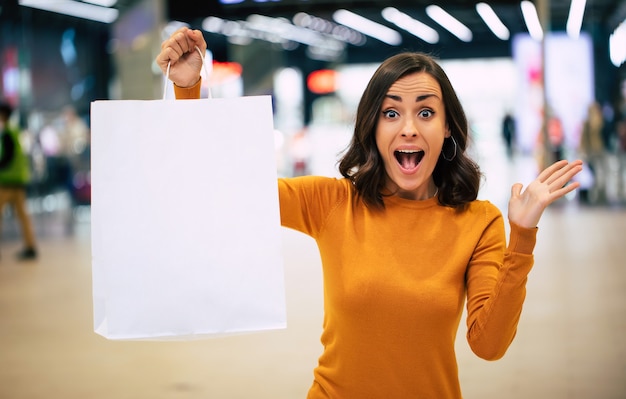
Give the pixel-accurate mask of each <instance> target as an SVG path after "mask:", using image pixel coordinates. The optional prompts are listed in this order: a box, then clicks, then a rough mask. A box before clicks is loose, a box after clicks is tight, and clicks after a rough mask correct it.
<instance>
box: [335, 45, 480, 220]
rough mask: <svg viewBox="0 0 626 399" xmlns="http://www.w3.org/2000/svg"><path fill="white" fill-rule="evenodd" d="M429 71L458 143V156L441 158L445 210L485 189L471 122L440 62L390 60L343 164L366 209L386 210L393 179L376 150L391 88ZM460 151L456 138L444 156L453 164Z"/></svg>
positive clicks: (368, 97)
mask: <svg viewBox="0 0 626 399" xmlns="http://www.w3.org/2000/svg"><path fill="white" fill-rule="evenodd" d="M415 72H425V73H428V74H429V75H431V76H432V77H433V78H435V79H436V80H437V82H439V86H440V87H441V94H442V96H443V102H444V107H445V112H446V123H447V125H448V127H449V129H450V134H451V136H452V137H453V138H454V141H456V144H457V146H458V148H456V156H454V158H452V159H451V160H450V161H448V160H446V159H444V157H443V156H442V155H440V156H439V160H438V161H437V165H436V166H435V170H434V171H433V179H434V181H435V185H436V186H437V187H438V188H439V191H438V195H437V197H438V200H439V203H440V204H442V205H445V206H451V207H456V208H458V207H462V206H464V205H465V204H467V203H468V202H470V201H473V200H475V199H476V197H477V195H478V189H479V186H480V177H481V173H480V169H479V167H478V165H477V164H476V163H475V162H474V161H473V160H471V159H470V158H469V157H468V156H467V154H466V152H465V150H466V149H467V145H468V123H467V118H466V116H465V111H463V107H462V106H461V102H460V101H459V99H458V97H457V95H456V92H455V91H454V88H453V87H452V84H451V83H450V80H449V79H448V76H447V75H446V73H445V72H444V70H443V69H442V68H441V66H440V65H439V64H438V63H437V62H436V61H435V60H434V58H432V57H430V56H428V55H426V54H422V53H412V52H405V53H400V54H397V55H394V56H392V57H390V58H388V59H387V60H385V61H384V62H383V63H382V64H381V65H380V66H379V67H378V69H377V70H376V71H375V72H374V75H373V76H372V78H371V79H370V81H369V83H368V85H367V87H366V88H365V91H364V92H363V96H362V97H361V101H360V102H359V106H358V108H357V114H356V122H355V126H354V134H353V135H352V140H351V142H350V145H349V146H348V148H347V150H346V152H345V153H344V155H343V156H342V158H341V159H340V160H339V172H340V173H341V174H342V175H343V176H344V177H346V178H348V179H350V180H351V181H352V183H353V184H354V187H355V189H356V191H357V193H358V195H359V196H360V197H361V198H362V200H363V201H364V202H365V204H366V205H367V206H369V207H373V208H379V209H382V208H384V202H383V194H382V190H383V188H384V186H385V180H386V179H387V174H386V172H385V166H384V164H383V160H382V158H381V156H380V153H379V152H378V148H377V147H376V125H377V123H378V118H379V117H380V112H379V111H380V109H381V106H382V103H383V100H384V97H385V95H386V94H387V92H388V90H389V88H390V87H391V85H392V84H393V83H395V82H396V81H397V80H398V79H400V78H402V77H404V76H406V75H409V74H412V73H415ZM451 146H454V143H453V141H452V140H451V139H446V140H445V141H444V146H443V149H442V153H443V152H445V153H446V154H448V155H446V158H448V159H450V158H451V156H450V155H449V154H452V152H453V149H451Z"/></svg>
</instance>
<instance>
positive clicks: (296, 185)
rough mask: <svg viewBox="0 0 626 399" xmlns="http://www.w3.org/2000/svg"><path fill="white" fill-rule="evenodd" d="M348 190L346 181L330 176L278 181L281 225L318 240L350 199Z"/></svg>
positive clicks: (302, 177)
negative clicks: (342, 204)
mask: <svg viewBox="0 0 626 399" xmlns="http://www.w3.org/2000/svg"><path fill="white" fill-rule="evenodd" d="M348 187H349V186H348V183H346V181H344V180H337V179H335V178H330V177H320V176H300V177H291V178H281V179H278V193H279V202H280V219H281V224H282V225H283V226H284V227H288V228H290V229H294V230H297V231H300V232H302V233H305V234H307V235H310V236H311V237H313V238H316V237H318V236H319V233H320V231H322V230H323V229H324V227H325V223H326V222H327V220H328V217H329V215H330V214H331V213H332V212H333V211H334V210H335V209H336V207H337V206H338V205H339V204H340V203H342V202H343V201H345V200H346V199H347V191H348Z"/></svg>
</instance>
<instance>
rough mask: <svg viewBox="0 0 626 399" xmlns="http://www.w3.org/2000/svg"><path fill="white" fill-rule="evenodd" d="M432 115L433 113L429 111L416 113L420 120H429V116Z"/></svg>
mask: <svg viewBox="0 0 626 399" xmlns="http://www.w3.org/2000/svg"><path fill="white" fill-rule="evenodd" d="M433 114H434V112H433V111H431V110H429V109H423V110H421V111H420V112H419V113H418V115H419V116H421V117H422V118H430V117H431V116H433Z"/></svg>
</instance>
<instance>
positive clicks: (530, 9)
mask: <svg viewBox="0 0 626 399" xmlns="http://www.w3.org/2000/svg"><path fill="white" fill-rule="evenodd" d="M520 6H521V7H522V15H523V16H524V22H525V23H526V28H528V33H530V37H532V38H533V39H535V40H538V41H539V40H542V39H543V29H542V28H541V22H539V15H537V9H536V8H535V5H534V4H533V3H532V2H530V1H522V2H521V4H520Z"/></svg>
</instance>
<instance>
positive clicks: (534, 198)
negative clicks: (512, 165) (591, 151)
mask: <svg viewBox="0 0 626 399" xmlns="http://www.w3.org/2000/svg"><path fill="white" fill-rule="evenodd" d="M581 170H582V161H580V160H577V161H573V162H568V161H567V160H562V161H557V162H555V163H553V164H552V165H550V166H549V167H547V168H546V169H545V170H544V171H543V172H541V173H540V174H539V176H538V177H537V178H536V179H535V180H533V181H532V182H531V183H530V184H529V185H528V187H526V189H525V190H524V191H523V192H522V184H521V183H516V184H514V185H513V187H512V188H511V199H510V200H509V221H511V222H512V223H515V224H516V225H518V226H522V227H527V228H533V227H537V225H538V224H539V219H540V218H541V215H542V214H543V211H544V210H545V209H546V207H547V206H548V205H550V204H551V203H553V202H554V201H556V200H558V199H559V198H561V197H563V196H564V195H566V194H567V193H569V192H571V191H573V190H575V189H576V188H577V187H578V186H580V184H579V183H578V182H572V181H571V180H572V178H573V177H574V176H575V175H576V174H577V173H579V172H580V171H581Z"/></svg>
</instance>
